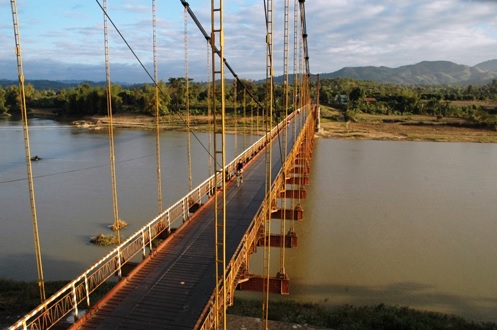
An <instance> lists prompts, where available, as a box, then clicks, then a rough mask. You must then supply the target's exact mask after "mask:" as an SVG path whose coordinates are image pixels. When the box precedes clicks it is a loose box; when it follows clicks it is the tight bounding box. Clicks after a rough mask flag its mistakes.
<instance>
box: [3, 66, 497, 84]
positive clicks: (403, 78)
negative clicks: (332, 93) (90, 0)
mask: <svg viewBox="0 0 497 330" xmlns="http://www.w3.org/2000/svg"><path fill="white" fill-rule="evenodd" d="M314 77H315V75H313V79H314ZM320 77H321V79H333V78H352V79H358V80H371V81H375V82H380V83H392V84H399V85H481V84H486V83H489V82H492V81H493V80H494V79H497V59H494V60H489V61H485V62H482V63H479V64H477V65H475V66H468V65H463V64H456V63H453V62H450V61H423V62H419V63H417V64H412V65H405V66H401V67H398V68H389V67H386V66H380V67H377V66H362V67H344V68H342V69H340V70H338V71H335V72H331V73H321V74H320ZM290 80H291V81H293V78H292V77H291V78H290ZM274 81H275V82H276V83H280V84H281V83H283V81H284V79H283V76H278V77H275V79H274ZM83 82H86V83H89V84H90V85H93V86H94V85H101V86H102V85H104V82H88V81H83V80H81V81H77V80H76V81H75V80H71V81H67V80H66V81H60V80H57V81H51V80H27V83H30V84H32V85H33V87H34V88H35V89H37V90H44V89H52V90H56V91H57V90H61V89H64V88H70V87H74V86H77V85H79V84H81V83H83ZM263 82H264V80H261V81H255V83H263ZM17 84H18V82H17V81H14V80H5V79H0V87H4V88H5V87H6V86H9V85H17ZM116 84H119V83H118V82H116ZM123 85H127V86H129V85H130V84H123Z"/></svg>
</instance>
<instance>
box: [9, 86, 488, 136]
mask: <svg viewBox="0 0 497 330" xmlns="http://www.w3.org/2000/svg"><path fill="white" fill-rule="evenodd" d="M242 85H243V86H242ZM158 87H159V88H158V90H159V93H158V107H159V113H160V114H161V115H164V114H167V113H174V112H179V111H183V110H184V109H185V106H186V80H185V78H169V80H168V81H167V82H164V81H160V82H158ZM242 87H244V88H245V89H246V90H244V88H242ZM316 87H317V82H316V81H314V82H313V83H312V86H311V89H312V92H311V94H312V97H313V98H315V97H316V96H317V90H316ZM293 89H294V86H293V85H292V84H291V86H290V87H289V91H288V97H289V105H290V111H291V109H292V106H293V101H294V100H295V99H298V98H299V96H298V95H296V97H294V96H293V95H294V92H293ZM209 93H210V92H209V89H208V86H207V84H206V83H202V82H195V81H193V80H192V79H189V81H188V104H189V105H190V110H191V111H192V113H193V114H207V109H208V107H209ZM266 93H267V90H266V84H264V83H259V84H258V83H256V82H254V81H252V80H243V81H242V82H241V83H237V84H236V85H235V83H234V82H233V81H231V82H227V83H226V92H225V95H226V104H227V111H228V112H229V111H233V109H234V105H235V101H236V103H237V109H239V110H238V111H239V112H241V110H240V109H241V108H242V107H243V104H245V105H246V106H247V107H250V109H251V111H252V109H254V110H253V111H256V112H258V113H262V111H263V109H262V108H261V105H262V107H264V106H265V99H266ZM235 94H236V95H235ZM25 95H26V106H27V108H28V111H29V109H33V108H39V109H50V110H52V111H53V112H54V113H56V114H58V115H60V116H67V117H82V116H91V115H106V114H107V96H106V88H105V86H90V84H88V83H83V84H81V85H79V86H76V87H70V88H67V89H62V90H58V91H55V90H51V89H43V90H36V89H35V88H34V87H33V86H32V85H31V84H27V85H26V86H25ZM110 95H111V100H112V111H113V113H114V114H118V113H128V114H144V115H155V111H156V95H155V88H154V86H153V85H151V84H139V85H132V86H121V85H114V84H113V85H111V90H110ZM273 100H274V109H275V110H274V113H275V116H276V117H277V119H281V118H282V116H283V115H284V112H285V104H286V102H285V89H284V85H283V84H275V86H274V96H273ZM319 101H320V103H321V104H324V105H328V106H332V107H335V108H338V109H341V110H343V112H344V114H345V115H346V117H353V115H354V113H357V112H364V113H370V114H381V115H430V116H437V117H457V118H465V119H468V120H470V121H472V122H474V123H478V124H482V125H490V126H492V125H494V126H495V125H496V124H497V118H496V114H497V109H496V106H495V104H497V81H496V80H494V81H492V82H490V83H488V84H483V85H469V86H463V85H454V86H428V85H416V86H408V85H395V84H384V83H377V82H372V81H363V80H354V79H348V78H334V79H323V80H321V82H320V89H319ZM492 102H494V104H492ZM18 110H19V88H18V86H15V85H13V86H7V87H3V88H2V87H0V114H1V113H10V114H13V115H15V114H17V113H19V112H18Z"/></svg>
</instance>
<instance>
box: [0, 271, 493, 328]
mask: <svg viewBox="0 0 497 330" xmlns="http://www.w3.org/2000/svg"><path fill="white" fill-rule="evenodd" d="M67 283H68V282H67V281H48V282H45V290H46V293H47V296H50V295H52V294H54V293H55V292H57V291H58V290H60V289H61V288H62V287H63V286H64V285H66V284H67ZM112 286H113V283H109V284H108V285H104V286H102V287H101V288H99V289H98V290H97V291H96V292H95V293H94V294H93V295H94V296H93V297H92V301H95V300H98V299H99V297H102V296H103V295H104V294H105V293H106V292H107V291H108V290H109V289H110V288H111V287H112ZM39 303H40V301H39V290H38V284H37V283H36V282H34V281H33V282H24V281H14V280H6V279H0V327H3V326H9V325H11V324H13V323H14V322H16V321H17V320H18V319H19V318H21V317H22V316H23V315H25V314H26V313H28V312H29V311H31V310H32V309H34V308H35V307H36V306H38V305H39ZM228 313H229V314H233V315H240V316H248V317H254V318H260V317H261V315H262V310H261V302H260V301H256V300H245V299H235V304H234V305H233V306H232V307H230V308H229V309H228ZM269 319H270V320H274V321H281V322H285V323H295V324H309V325H314V326H319V327H325V328H332V329H405V330H409V329H413V330H414V329H468V330H469V329H475V330H487V329H488V330H490V329H492V330H495V329H497V324H495V323H491V322H470V321H466V320H464V319H463V318H461V317H457V316H453V315H445V314H441V313H434V312H423V311H417V310H414V309H411V308H407V307H397V306H387V305H384V304H380V305H377V306H351V305H343V306H338V307H334V308H329V307H325V306H322V305H318V304H305V303H296V302H293V301H271V302H270V303H269Z"/></svg>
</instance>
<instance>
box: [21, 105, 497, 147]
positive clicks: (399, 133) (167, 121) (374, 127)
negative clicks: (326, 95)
mask: <svg viewBox="0 0 497 330" xmlns="http://www.w3.org/2000/svg"><path fill="white" fill-rule="evenodd" d="M30 113H31V115H32V116H35V117H42V118H52V119H56V120H57V119H59V120H60V118H58V117H56V116H55V115H54V112H53V111H50V110H43V109H33V110H32V111H31V112H30ZM64 120H65V121H66V120H67V121H69V122H71V123H72V124H73V125H75V126H78V127H83V128H88V129H94V130H98V129H104V128H105V127H107V126H108V125H109V122H110V121H109V118H108V117H107V116H91V117H86V118H80V119H74V118H73V119H71V118H66V119H64ZM211 122H212V120H211V118H209V117H208V116H205V115H191V116H190V126H191V129H192V130H193V131H207V130H209V127H210V126H211V125H212V123H211ZM112 123H113V125H114V127H119V128H133V129H155V128H156V120H155V117H153V116H146V115H133V114H116V115H114V116H113V120H112ZM159 127H160V129H162V130H178V131H186V129H187V128H186V117H185V116H184V115H183V114H169V115H165V116H162V117H161V119H160V123H159ZM226 129H227V131H228V132H229V133H235V132H236V133H241V134H243V133H245V134H250V133H253V134H264V130H263V127H262V122H260V123H259V125H257V124H254V125H252V124H251V123H250V118H245V119H240V118H238V123H237V124H236V125H235V118H234V117H232V116H228V117H227V120H226ZM318 136H319V137H323V138H331V139H355V140H385V141H427V142H473V143H497V130H496V129H489V128H485V127H477V126H475V125H474V124H473V123H470V122H468V121H466V120H464V119H461V118H437V117H434V116H414V115H405V116H400V115H390V116H387V115H370V114H361V113H359V114H356V115H355V116H354V120H350V121H343V119H342V117H341V114H340V112H339V111H338V110H335V109H333V108H328V107H325V106H323V107H322V108H321V129H320V131H319V133H318Z"/></svg>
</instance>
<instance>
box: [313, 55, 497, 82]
mask: <svg viewBox="0 0 497 330" xmlns="http://www.w3.org/2000/svg"><path fill="white" fill-rule="evenodd" d="M324 78H353V79H360V80H372V81H376V82H381V83H393V84H401V85H444V84H450V85H456V84H457V85H470V84H475V85H478V84H485V83H489V82H491V81H492V80H493V79H497V60H491V61H486V62H483V63H480V64H477V65H475V66H473V67H471V66H467V65H462V64H456V63H453V62H449V61H423V62H420V63H417V64H413V65H405V66H401V67H398V68H388V67H385V66H381V67H375V66H365V67H345V68H343V69H340V70H338V71H335V72H332V73H324V74H321V79H324Z"/></svg>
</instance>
